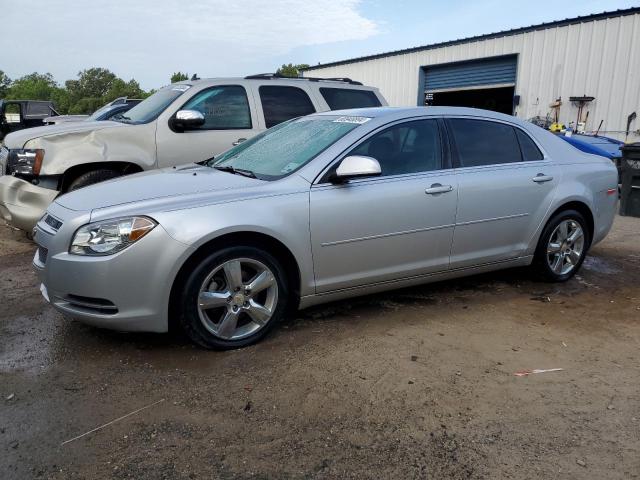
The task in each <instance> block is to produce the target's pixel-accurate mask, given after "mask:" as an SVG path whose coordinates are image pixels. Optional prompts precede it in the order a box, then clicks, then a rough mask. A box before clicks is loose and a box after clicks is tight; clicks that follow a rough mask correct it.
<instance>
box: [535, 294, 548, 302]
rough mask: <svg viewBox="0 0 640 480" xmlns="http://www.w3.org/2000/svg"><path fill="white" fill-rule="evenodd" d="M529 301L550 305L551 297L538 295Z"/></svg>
mask: <svg viewBox="0 0 640 480" xmlns="http://www.w3.org/2000/svg"><path fill="white" fill-rule="evenodd" d="M531 300H535V301H536V302H542V303H551V297H549V296H546V295H538V296H536V297H531Z"/></svg>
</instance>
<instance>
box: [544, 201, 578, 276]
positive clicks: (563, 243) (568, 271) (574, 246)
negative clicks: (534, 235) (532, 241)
mask: <svg viewBox="0 0 640 480" xmlns="http://www.w3.org/2000/svg"><path fill="white" fill-rule="evenodd" d="M590 241H591V239H590V237H589V230H588V228H587V222H586V221H585V219H584V217H583V216H582V214H581V213H580V212H577V211H575V210H566V211H564V212H560V213H559V214H557V215H556V216H554V217H553V218H552V219H551V220H549V223H547V225H546V227H545V228H544V230H543V232H542V235H541V236H540V240H539V241H538V247H537V249H536V254H535V259H534V265H535V267H536V269H537V271H538V272H539V273H540V274H541V276H542V277H543V278H544V279H545V280H548V281H551V282H565V281H567V280H569V279H570V278H571V277H573V275H575V273H576V272H577V271H578V269H579V268H580V266H581V265H582V262H583V261H584V258H585V256H586V254H587V250H588V248H589V245H590Z"/></svg>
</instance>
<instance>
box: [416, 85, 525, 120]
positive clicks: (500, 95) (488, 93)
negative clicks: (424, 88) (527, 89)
mask: <svg viewBox="0 0 640 480" xmlns="http://www.w3.org/2000/svg"><path fill="white" fill-rule="evenodd" d="M514 90H515V87H498V88H477V89H469V90H452V91H446V92H433V93H430V94H429V93H428V94H427V95H426V97H425V104H426V105H433V106H438V107H440V106H450V107H472V108H483V109H485V110H492V111H494V112H500V113H506V114H508V115H513V95H514Z"/></svg>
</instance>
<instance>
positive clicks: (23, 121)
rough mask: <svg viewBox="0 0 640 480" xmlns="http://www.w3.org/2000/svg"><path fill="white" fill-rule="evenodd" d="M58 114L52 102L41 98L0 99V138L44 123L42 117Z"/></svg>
mask: <svg viewBox="0 0 640 480" xmlns="http://www.w3.org/2000/svg"><path fill="white" fill-rule="evenodd" d="M52 115H54V116H55V115H60V114H59V113H58V112H56V110H55V108H53V103H52V102H46V101H41V100H0V140H2V139H3V138H4V137H5V136H6V135H7V134H9V133H11V132H15V131H16V130H22V129H23V128H31V127H39V126H42V125H44V124H45V123H44V119H45V118H47V117H51V116H52Z"/></svg>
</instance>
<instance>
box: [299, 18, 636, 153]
mask: <svg viewBox="0 0 640 480" xmlns="http://www.w3.org/2000/svg"><path fill="white" fill-rule="evenodd" d="M508 54H518V71H517V78H516V95H520V105H519V106H518V107H517V108H516V114H517V115H518V116H519V117H521V118H530V117H533V116H536V115H539V116H542V117H545V116H546V115H547V113H548V112H549V110H550V109H549V104H550V103H551V102H553V101H554V100H555V99H556V98H558V97H562V100H563V105H562V108H561V110H560V120H561V121H562V122H564V123H567V124H568V123H569V122H570V121H575V120H576V115H577V109H576V107H575V106H573V105H571V104H570V103H569V97H570V96H581V95H591V96H594V97H596V100H595V101H594V102H592V103H591V104H589V106H588V107H587V110H589V119H588V121H587V130H595V129H596V128H597V126H598V124H599V123H600V120H602V119H603V120H604V123H603V127H602V130H604V131H606V132H610V133H609V134H610V135H611V136H614V137H617V138H622V139H623V138H624V133H622V132H623V131H624V130H625V128H626V121H627V120H626V119H627V116H628V115H629V114H630V113H631V112H633V111H637V112H638V114H639V117H640V14H635V15H627V16H620V17H614V18H607V19H603V20H596V21H589V22H585V23H577V24H573V25H568V26H561V27H555V28H549V29H545V30H538V31H532V32H526V33H521V34H517V35H510V36H505V37H499V38H491V39H484V40H478V41H472V42H468V43H462V44H457V45H452V46H446V47H442V48H436V49H432V50H423V51H419V52H411V53H405V54H402V55H393V56H388V57H382V58H377V59H371V60H366V61H361V62H354V63H350V64H343V65H337V66H333V67H326V68H317V69H313V70H310V71H309V72H308V73H307V75H308V76H314V77H350V78H353V79H354V80H359V81H361V82H363V83H365V84H367V85H372V86H376V87H378V88H379V89H380V91H381V92H382V94H383V95H384V96H385V97H386V99H387V101H388V102H389V104H390V105H398V106H415V105H417V104H418V98H422V95H421V94H420V95H419V91H420V92H421V91H422V85H420V87H419V83H420V82H421V81H422V78H423V77H422V75H421V74H420V72H421V67H423V66H429V65H437V64H441V63H448V62H455V61H462V60H471V59H477V58H484V57H493V56H498V55H508ZM631 128H632V130H638V129H639V128H640V120H636V121H635V122H634V123H632V125H631ZM629 139H630V140H634V141H640V136H638V135H637V134H632V135H630V138H629Z"/></svg>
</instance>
